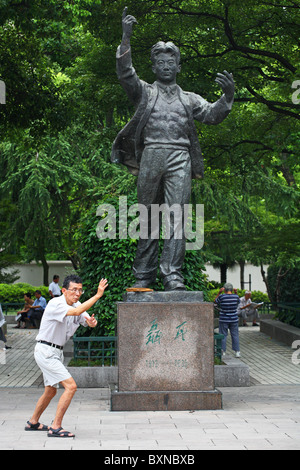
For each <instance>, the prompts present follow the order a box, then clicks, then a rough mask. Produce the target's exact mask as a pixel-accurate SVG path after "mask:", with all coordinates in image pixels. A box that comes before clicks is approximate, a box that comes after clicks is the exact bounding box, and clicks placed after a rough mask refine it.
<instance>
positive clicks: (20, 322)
mask: <svg viewBox="0 0 300 470" xmlns="http://www.w3.org/2000/svg"><path fill="white" fill-rule="evenodd" d="M24 301H25V305H24V307H23V310H19V312H17V315H21V317H20V318H19V319H18V324H17V326H15V328H24V327H25V319H26V318H27V313H28V311H29V310H30V307H32V305H33V299H32V298H31V293H30V292H27V293H26V294H24Z"/></svg>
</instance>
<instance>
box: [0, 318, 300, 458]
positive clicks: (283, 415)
mask: <svg viewBox="0 0 300 470" xmlns="http://www.w3.org/2000/svg"><path fill="white" fill-rule="evenodd" d="M35 335H36V331H35V330H23V331H22V330H21V331H20V330H13V329H11V327H9V328H8V335H7V338H8V344H9V345H11V346H12V347H13V349H11V350H8V351H7V352H6V353H5V360H6V364H2V365H1V357H0V449H1V450H8V449H15V450H23V449H25V450H31V449H32V450H42V449H43V450H52V449H55V450H94V449H97V450H102V451H103V453H102V454H101V456H100V459H101V458H102V457H103V459H104V458H105V456H106V455H108V456H109V455H110V456H111V455H112V454H111V453H109V451H113V452H114V455H121V454H122V455H124V456H128V455H130V452H134V451H137V450H148V452H151V453H152V454H159V453H162V451H170V452H177V453H180V454H181V455H185V454H193V452H196V451H197V450H202V449H206V450H221V449H226V450H227V449H228V450H230V449H234V450H246V449H249V450H252V449H253V450H254V449H255V450H279V449H284V450H294V449H295V450H296V449H297V450H299V449H300V393H299V392H300V370H299V369H300V365H298V366H297V365H294V364H293V363H292V354H293V352H294V351H293V350H292V349H291V348H289V347H287V346H284V345H282V344H280V343H277V342H275V341H273V340H271V339H270V338H268V337H267V336H266V335H263V334H262V333H260V331H259V328H252V327H251V326H249V327H248V328H240V340H241V352H242V360H243V361H244V362H245V363H247V364H248V365H249V367H250V374H251V377H252V385H251V386H250V387H240V388H221V389H220V390H221V391H222V394H223V409H221V410H212V411H210V410H200V411H193V410H190V411H164V412H158V411H156V412H111V411H110V409H109V392H108V390H107V389H78V391H77V392H76V394H75V397H74V399H73V401H72V403H71V405H70V408H69V410H68V411H67V413H66V416H65V419H64V426H65V428H66V429H68V430H70V431H72V432H74V433H75V434H76V437H75V438H74V439H54V438H50V437H47V433H44V432H34V433H33V432H26V431H24V426H25V423H26V421H27V420H28V419H29V418H30V415H31V413H32V411H33V408H34V406H35V403H36V401H37V399H38V398H39V397H40V395H41V393H42V384H41V380H40V374H39V371H38V370H37V368H36V365H35V361H34V358H33V355H32V350H33V343H34V338H35ZM229 344H230V342H229V343H228V346H229ZM26 345H27V346H26ZM29 345H30V346H29ZM228 351H229V352H228V354H230V353H231V352H230V348H228ZM2 359H3V357H2ZM22 371H23V373H22ZM17 376H18V378H17ZM61 393H62V390H59V391H58V396H59V395H60V394H61ZM57 400H58V397H55V398H54V400H53V401H52V403H51V404H50V405H49V407H48V409H47V410H46V411H45V413H44V415H43V420H42V422H43V423H46V424H50V423H51V421H52V419H53V416H54V413H55V409H56V405H57ZM178 451H180V452H178ZM143 455H146V454H143Z"/></svg>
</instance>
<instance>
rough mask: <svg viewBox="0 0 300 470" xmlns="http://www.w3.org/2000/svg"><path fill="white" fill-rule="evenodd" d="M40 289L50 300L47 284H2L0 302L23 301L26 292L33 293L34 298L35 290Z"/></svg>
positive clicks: (0, 286)
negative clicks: (36, 285)
mask: <svg viewBox="0 0 300 470" xmlns="http://www.w3.org/2000/svg"><path fill="white" fill-rule="evenodd" d="M36 290H40V291H41V293H42V296H43V297H45V299H46V300H47V301H48V300H50V297H49V292H48V287H46V286H38V287H35V286H32V285H31V284H27V283H25V282H19V283H16V284H0V303H8V302H16V303H17V302H23V301H24V294H26V293H27V292H29V293H31V297H32V298H33V299H34V298H35V297H34V292H35V291H36Z"/></svg>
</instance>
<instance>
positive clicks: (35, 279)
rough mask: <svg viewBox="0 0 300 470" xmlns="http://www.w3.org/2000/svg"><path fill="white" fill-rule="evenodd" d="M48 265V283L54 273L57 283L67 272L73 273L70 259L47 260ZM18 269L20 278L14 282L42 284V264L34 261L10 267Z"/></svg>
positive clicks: (60, 282)
mask: <svg viewBox="0 0 300 470" xmlns="http://www.w3.org/2000/svg"><path fill="white" fill-rule="evenodd" d="M48 265H49V284H50V282H52V279H53V276H54V274H58V276H59V277H60V280H59V285H61V284H62V281H63V280H64V278H65V277H66V276H67V275H68V274H73V273H75V270H74V269H73V266H72V263H71V261H48ZM11 269H12V270H13V269H18V270H19V274H18V275H19V276H20V278H19V279H17V281H16V282H27V283H28V284H31V285H32V286H36V287H37V286H42V285H43V266H42V265H41V264H37V263H35V262H34V261H33V262H31V263H29V264H16V265H14V266H12V268H11Z"/></svg>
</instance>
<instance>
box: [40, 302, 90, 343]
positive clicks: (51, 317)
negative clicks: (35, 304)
mask: <svg viewBox="0 0 300 470" xmlns="http://www.w3.org/2000/svg"><path fill="white" fill-rule="evenodd" d="M79 305H81V302H76V303H75V304H73V305H68V304H67V302H66V299H65V296H64V295H61V296H60V297H55V298H54V299H51V300H50V301H49V302H48V305H47V307H46V308H45V311H44V314H43V317H42V321H41V325H40V330H39V333H38V335H37V337H36V340H37V341H41V340H42V341H48V342H49V343H54V344H57V345H58V346H64V345H65V344H66V342H67V341H68V340H69V339H70V338H71V336H73V334H74V333H75V331H76V330H77V328H78V327H79V326H80V325H83V326H87V323H86V320H85V319H86V318H90V316H89V314H88V313H87V312H83V313H82V314H81V315H79V316H74V317H73V316H66V314H67V312H68V311H69V310H70V308H72V307H73V308H75V307H78V306H79Z"/></svg>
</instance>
